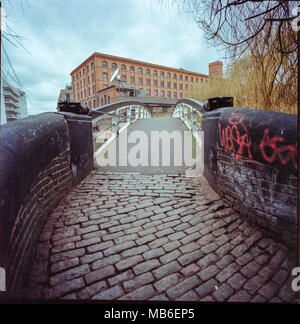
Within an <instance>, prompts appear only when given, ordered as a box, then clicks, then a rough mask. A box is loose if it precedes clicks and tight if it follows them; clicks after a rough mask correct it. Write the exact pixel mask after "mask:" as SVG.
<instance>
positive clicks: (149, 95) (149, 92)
mask: <svg viewBox="0 0 300 324" xmlns="http://www.w3.org/2000/svg"><path fill="white" fill-rule="evenodd" d="M147 96H148V97H151V90H150V89H147Z"/></svg>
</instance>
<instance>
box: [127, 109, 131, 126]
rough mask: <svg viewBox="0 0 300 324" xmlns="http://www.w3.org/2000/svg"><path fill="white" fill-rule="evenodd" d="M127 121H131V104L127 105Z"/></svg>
mask: <svg viewBox="0 0 300 324" xmlns="http://www.w3.org/2000/svg"><path fill="white" fill-rule="evenodd" d="M127 123H129V124H130V123H131V106H128V107H127Z"/></svg>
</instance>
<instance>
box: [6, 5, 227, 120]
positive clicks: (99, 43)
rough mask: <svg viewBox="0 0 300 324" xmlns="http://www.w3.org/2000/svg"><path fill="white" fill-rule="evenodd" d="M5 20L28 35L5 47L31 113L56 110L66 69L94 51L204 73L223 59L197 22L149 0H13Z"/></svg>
mask: <svg viewBox="0 0 300 324" xmlns="http://www.w3.org/2000/svg"><path fill="white" fill-rule="evenodd" d="M5 10H6V14H7V15H8V17H7V22H8V24H9V26H11V27H12V28H13V29H14V30H15V31H16V32H17V33H18V34H19V35H22V36H23V37H25V38H26V40H24V41H23V45H24V46H25V47H26V49H27V50H28V51H29V52H30V53H31V54H30V55H29V54H28V53H26V52H25V51H24V50H23V49H22V48H20V47H19V48H15V47H14V46H11V45H10V44H8V43H7V42H5V43H4V45H5V48H6V50H7V52H8V54H9V57H10V59H11V61H12V64H13V66H14V69H15V71H16V73H17V75H18V77H19V79H20V80H21V82H22V83H23V84H24V86H25V88H26V89H27V93H28V96H29V99H30V101H29V102H28V109H29V114H37V113H40V112H45V111H55V110H56V103H57V98H58V95H59V91H60V89H61V88H64V87H65V85H66V84H67V83H69V82H70V81H71V80H70V72H71V71H72V70H73V69H75V68H76V67H77V66H78V65H79V64H80V63H81V62H82V61H83V60H85V59H86V58H87V57H89V56H90V55H91V54H92V53H94V52H103V53H107V54H112V55H117V56H123V57H128V58H133V59H137V60H141V61H148V62H151V63H156V64H161V65H166V66H172V67H178V68H184V69H187V70H191V71H195V72H200V73H208V63H210V62H212V61H215V60H220V59H222V56H223V55H221V54H220V53H217V52H216V50H215V49H212V48H209V47H208V44H207V43H206V41H205V40H204V38H203V36H202V32H201V30H200V29H198V27H197V26H196V24H195V23H192V22H188V21H187V20H185V19H183V18H182V17H181V16H180V15H179V14H178V10H177V8H176V7H172V6H166V5H161V4H160V3H159V2H158V1H153V0H142V1H141V0H89V1H85V0H64V1H61V0H41V1H38V2H37V1H34V2H33V1H29V0H27V1H26V0H16V1H13V2H11V1H10V2H7V4H6V6H5Z"/></svg>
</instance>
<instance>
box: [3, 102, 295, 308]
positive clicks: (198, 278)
mask: <svg viewBox="0 0 300 324" xmlns="http://www.w3.org/2000/svg"><path fill="white" fill-rule="evenodd" d="M153 104H154V105H155V104H156V105H157V106H158V105H159V102H156V103H150V102H143V101H142V100H137V99H134V100H124V101H121V102H117V103H113V104H109V105H106V106H103V107H100V108H96V109H93V110H92V112H91V114H90V116H86V115H79V114H73V113H63V112H57V113H44V114H40V115H36V116H30V117H28V118H25V119H23V120H20V121H16V122H13V123H9V124H7V125H4V126H2V127H1V143H0V145H1V155H0V172H1V173H0V188H1V193H2V195H1V200H0V201H1V209H0V267H1V268H2V269H4V270H5V273H6V284H7V286H6V292H0V298H1V297H2V298H28V299H39V300H47V299H50V300H53V299H54V300H56V299H67V300H98V301H102V300H144V301H145V300H147V301H148V300H149V301H150V300H151V301H206V302H208V301H211V302H224V301H229V302H266V301H267V302H293V301H295V300H296V296H295V294H294V293H293V291H292V289H291V281H292V277H291V271H292V269H293V268H294V267H295V266H296V244H297V239H296V238H297V213H296V206H297V193H298V191H297V169H298V159H297V118H296V116H294V115H288V114H283V113H275V112H267V111H259V110H254V109H248V108H241V107H227V108H218V109H215V110H212V111H206V110H205V109H204V106H203V104H202V103H200V102H198V101H195V100H192V99H182V100H179V101H176V102H170V103H166V102H165V103H164V104H167V105H169V106H168V107H171V114H170V116H168V117H164V118H153V116H152V114H153V111H152V108H153ZM161 104H163V103H161ZM104 119H105V120H106V121H107V122H108V125H106V126H105V127H104V128H103V129H99V127H97V125H99V123H100V122H101V121H102V120H104ZM162 132H163V133H162ZM174 132H175V133H174ZM153 133H154V134H156V135H157V134H158V135H161V139H160V140H161V141H162V142H163V140H164V138H165V137H166V136H168V135H170V138H169V139H170V141H169V145H166V146H163V144H162V143H161V145H159V143H160V142H159V141H158V142H156V144H155V145H153V141H154V137H153V136H152V134H153ZM125 135H126V136H125ZM143 136H144V138H143ZM176 136H177V137H176ZM185 136H186V138H188V139H189V140H190V141H191V143H192V144H191V148H192V151H193V152H194V153H195V152H199V154H198V155H197V153H195V154H194V156H195V159H194V161H195V164H196V165H197V162H199V165H200V168H199V169H197V168H196V169H195V168H194V166H193V165H186V161H185V159H184V157H185V156H184V154H181V155H180V154H179V155H178V156H179V158H176V154H177V152H184V148H185V147H186V145H187V144H186V143H187V142H184V140H183V139H184V138H185ZM124 139H125V140H124ZM156 139H157V138H156ZM176 140H178V141H179V142H178V141H176ZM180 140H181V141H180ZM93 141H98V144H99V145H97V146H96V147H97V149H96V150H95V151H94V150H93V147H95V145H94V146H93ZM157 143H158V145H157ZM146 147H147V148H148V149H147V150H146ZM137 148H138V149H137ZM149 148H153V149H154V150H155V152H154V153H153V150H150V149H149ZM181 149H182V150H181ZM114 151H115V152H116V156H115V159H113V160H114V162H115V163H113V164H109V163H108V164H107V165H101V161H104V160H105V155H106V154H108V152H114ZM130 152H131V153H130ZM132 152H133V153H134V154H133V153H132ZM132 156H133V157H134V158H133V159H132ZM143 158H144V159H143ZM99 161H100V162H99ZM132 161H135V163H136V161H140V163H136V164H134V163H132ZM175 161H176V163H175ZM167 162H170V163H167ZM172 163H173V164H172ZM195 170H196V171H195Z"/></svg>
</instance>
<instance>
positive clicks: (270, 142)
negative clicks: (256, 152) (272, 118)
mask: <svg viewBox="0 0 300 324" xmlns="http://www.w3.org/2000/svg"><path fill="white" fill-rule="evenodd" d="M283 141H284V138H283V137H281V136H278V135H276V136H274V137H273V138H272V139H270V136H269V129H265V133H264V137H263V139H262V141H261V143H260V145H259V147H260V151H261V154H262V156H263V158H264V159H265V160H266V161H267V162H270V163H272V162H274V161H275V159H276V157H277V156H278V157H279V159H280V162H281V163H282V164H283V165H286V164H287V163H288V162H289V161H292V163H293V166H294V168H295V169H296V170H298V164H297V144H295V145H282V146H278V143H282V142H283ZM266 147H269V148H271V150H272V154H271V156H268V155H267V153H266V150H265V149H266ZM283 153H286V154H285V157H284V154H283Z"/></svg>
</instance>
